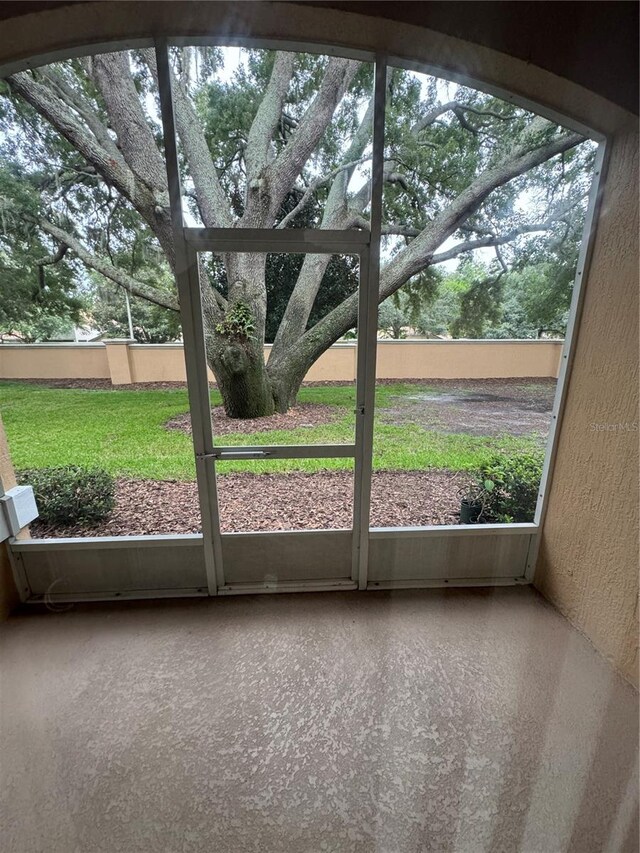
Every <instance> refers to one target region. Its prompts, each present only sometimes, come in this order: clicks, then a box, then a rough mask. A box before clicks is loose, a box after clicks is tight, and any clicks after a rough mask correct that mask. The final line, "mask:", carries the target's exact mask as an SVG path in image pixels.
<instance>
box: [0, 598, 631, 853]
mask: <svg viewBox="0 0 640 853" xmlns="http://www.w3.org/2000/svg"><path fill="white" fill-rule="evenodd" d="M0 652H1V660H2V682H1V689H2V718H1V730H0V748H1V752H0V755H1V756H2V758H1V761H2V776H3V805H2V808H3V813H2V815H1V819H2V823H1V827H2V828H1V829H0V846H1V848H2V850H3V851H4V853H13V851H20V853H30V851H42V853H45V851H46V853H57V851H60V853H98V851H127V853H133V852H134V851H154V853H156V852H157V851H159V852H160V853H173V851H176V853H177V851H181V853H187V851H208V853H209V851H211V853H243V851H260V853H320V851H339V853H351V851H353V853H374V851H375V853H418V851H420V853H422V851H437V853H453V852H454V851H456V853H485V851H486V853H489V852H490V853H502V852H503V851H504V853H564V851H576V853H591V851H593V853H596V851H597V853H619V851H624V853H626V851H629V853H632V851H633V853H636V851H637V849H638V824H637V796H638V794H637V749H638V738H637V729H638V697H637V694H636V693H635V692H634V691H633V690H632V688H631V687H629V685H627V684H626V683H625V682H623V681H622V680H620V679H619V678H618V677H617V676H616V675H615V674H614V673H613V671H612V670H611V669H610V668H609V666H608V665H607V664H606V663H605V662H604V661H603V660H602V659H601V658H600V657H599V656H598V654H597V653H596V652H595V651H594V650H593V648H592V647H591V646H590V645H589V643H588V642H587V641H586V640H585V639H584V638H583V637H582V636H581V635H580V634H579V633H578V632H576V631H575V630H574V629H572V628H571V627H570V625H569V624H568V623H567V622H566V621H565V620H564V619H563V618H562V617H560V616H559V615H558V614H557V613H556V612H555V611H554V610H553V609H552V608H551V607H549V606H548V605H546V604H545V603H544V602H543V601H542V600H541V599H540V598H539V597H538V596H537V595H536V593H534V592H533V591H531V590H529V589H524V588H511V589H498V590H495V591H493V592H490V591H486V592H483V591H473V590H471V591H456V590H450V591H449V590H445V591H442V592H440V591H434V590H431V591H424V592H420V591H403V592H399V593H360V594H358V593H347V594H332V593H325V594H315V595H280V596H275V595H274V596H255V597H251V598H246V597H239V598H226V599H220V600H208V601H206V600H190V601H178V602H166V601H165V602H154V603H142V604H141V603H136V604H125V603H121V604H119V605H117V606H116V605H93V606H88V605H83V606H76V607H74V608H72V609H70V610H68V611H67V612H62V613H42V612H34V611H29V612H27V613H22V614H19V615H17V616H15V617H13V618H11V619H10V620H9V621H8V622H7V623H6V624H5V625H4V626H2V629H1V630H0Z"/></svg>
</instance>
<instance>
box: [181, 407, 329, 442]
mask: <svg viewBox="0 0 640 853" xmlns="http://www.w3.org/2000/svg"><path fill="white" fill-rule="evenodd" d="M342 414H343V410H342V409H340V408H339V407H337V406H325V405H322V404H320V403H298V404H297V405H295V406H293V407H292V408H290V409H289V411H288V412H286V413H285V414H280V413H276V414H275V415H269V416H268V417H265V418H243V419H242V420H238V419H237V418H228V417H227V415H226V414H225V411H224V409H223V408H222V406H214V407H213V408H212V409H211V422H212V424H213V433H214V435H228V434H229V433H237V432H242V433H245V434H249V433H252V432H270V431H271V430H278V429H297V428H298V427H314V426H318V425H320V424H330V423H333V421H335V420H337V419H338V418H339V417H340V416H341V415H342ZM165 427H166V429H177V430H180V431H181V432H186V433H187V434H188V435H191V415H190V414H189V412H185V413H184V414H183V415H176V416H175V417H174V418H171V420H168V421H167V422H166V424H165Z"/></svg>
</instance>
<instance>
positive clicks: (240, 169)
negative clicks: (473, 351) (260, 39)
mask: <svg viewBox="0 0 640 853" xmlns="http://www.w3.org/2000/svg"><path fill="white" fill-rule="evenodd" d="M234 50H235V53H234ZM234 50H225V49H221V48H180V49H178V48H171V49H170V66H171V74H172V78H173V79H172V88H173V95H174V106H175V117H176V127H177V132H178V147H179V156H180V168H181V172H182V182H183V194H184V200H183V204H184V208H185V212H186V214H187V216H188V218H189V220H190V221H191V222H193V223H196V224H198V223H199V224H202V225H205V226H207V227H211V228H216V227H235V228H276V229H279V228H296V227H315V228H333V229H347V228H359V229H368V228H369V227H370V223H369V216H370V203H371V156H372V150H371V149H372V119H373V109H374V108H373V68H372V66H371V65H370V64H368V63H364V62H357V61H354V60H349V59H342V58H339V57H327V56H317V55H311V54H304V53H298V54H294V53H288V52H282V51H278V52H274V51H269V50H241V51H238V50H237V49H234ZM233 57H235V58H236V59H239V61H238V62H237V63H236V67H235V68H234V70H232V71H231V70H230V69H229V63H230V61H231V59H232V58H233ZM157 87H158V82H157V69H156V64H155V55H154V53H153V52H152V51H151V50H142V51H130V52H128V53H126V52H118V53H109V54H102V55H96V56H91V57H86V58H82V59H74V60H69V61H67V62H61V63H56V64H55V65H50V66H47V67H43V68H39V69H35V70H33V71H24V72H18V73H16V74H13V75H11V76H10V77H8V78H7V81H6V85H5V88H4V89H3V90H2V97H0V103H1V104H2V108H1V109H2V112H1V114H0V122H1V129H2V140H1V143H0V158H1V160H0V165H1V171H0V174H1V175H4V176H6V178H2V184H0V196H1V199H2V200H1V204H2V210H3V211H4V214H3V224H2V228H3V243H1V244H0V246H2V247H3V248H2V252H3V254H2V255H0V259H2V270H0V274H1V275H2V278H1V279H0V285H1V286H2V290H3V294H7V293H8V292H9V289H10V288H19V289H20V291H21V293H23V294H25V295H29V294H30V296H29V298H33V299H35V297H36V290H35V286H36V282H35V280H34V277H36V276H37V277H39V278H38V280H39V281H40V280H41V275H40V270H42V269H46V279H47V284H46V286H47V287H48V288H49V289H50V290H51V294H52V296H51V299H52V300H53V294H54V293H57V294H58V297H57V298H58V299H59V300H60V305H59V310H61V311H64V310H66V311H68V312H69V315H70V316H71V314H72V313H73V311H75V310H77V307H78V306H77V304H76V302H74V300H75V299H76V298H77V293H76V291H77V289H78V288H80V289H82V283H83V282H84V283H85V284H86V281H87V273H86V272H83V270H85V271H86V270H90V271H91V275H92V276H93V277H94V280H95V276H99V277H100V278H101V280H102V282H103V285H101V286H104V287H110V288H114V289H116V288H120V289H122V288H125V289H126V290H127V291H128V293H130V294H132V296H133V297H134V298H137V299H140V300H144V301H146V302H147V303H149V304H151V305H154V306H156V308H157V309H164V310H167V311H173V312H175V311H176V310H177V308H178V302H177V294H176V290H175V287H174V284H173V270H174V266H175V249H174V244H173V231H172V223H171V216H170V210H169V197H168V188H167V177H166V171H165V165H164V154H163V137H162V133H163V131H162V126H161V122H160V119H159V104H158V92H157ZM592 156H593V146H591V145H590V144H589V143H585V141H584V140H583V138H582V137H581V136H580V135H579V134H577V133H575V132H573V131H570V130H567V129H564V128H561V127H559V126H557V125H555V124H553V123H552V122H550V121H548V120H546V119H544V118H542V117H540V116H536V115H533V114H531V113H528V112H526V111H524V110H522V109H521V108H519V107H517V106H514V105H513V104H511V103H507V102H506V101H501V100H500V99H497V98H495V97H493V96H490V95H487V94H485V93H481V92H478V91H475V90H472V89H469V88H465V87H461V86H458V85H453V84H449V83H445V82H444V81H441V80H438V79H436V78H433V77H429V76H427V75H421V74H417V73H414V72H410V71H405V70H401V69H398V68H393V69H390V71H389V74H388V79H387V119H386V125H385V142H384V174H383V180H384V192H383V235H384V237H383V245H382V266H381V272H380V286H379V300H380V301H381V302H384V300H386V299H387V298H388V297H390V296H392V295H393V294H397V293H399V292H400V289H401V288H402V293H403V294H405V295H404V296H403V297H402V299H403V300H404V302H405V303H406V304H411V305H413V306H414V309H415V308H416V306H417V305H418V304H420V303H421V304H422V305H423V307H424V306H428V305H429V304H434V300H435V299H437V298H438V287H439V284H438V282H439V281H442V280H443V279H446V278H447V276H444V277H443V276H438V275H436V274H434V271H435V270H437V269H438V268H439V267H441V265H444V267H445V269H446V266H447V264H451V263H452V262H454V261H455V260H456V259H465V258H466V259H470V260H471V261H472V260H473V259H474V258H475V257H476V255H477V253H478V252H479V251H480V250H483V251H484V252H485V254H486V251H487V250H490V251H491V252H493V255H492V257H493V260H492V261H489V262H486V261H483V263H484V266H485V267H486V274H483V276H480V277H479V278H478V280H477V281H475V280H474V281H473V282H472V284H471V286H469V287H468V288H467V289H466V290H465V291H464V294H462V295H461V296H460V318H459V319H460V324H459V330H460V331H464V330H465V329H472V327H473V323H472V322H471V321H474V322H475V327H473V328H476V329H480V328H481V327H482V328H481V330H482V329H484V330H486V329H487V328H490V327H491V326H492V325H494V326H495V325H496V324H498V323H499V321H500V317H501V316H502V315H500V312H499V311H497V310H496V305H498V304H500V305H503V307H504V305H507V304H509V300H512V301H513V300H514V299H515V300H516V302H518V305H520V300H519V299H518V297H519V294H520V293H521V292H522V291H523V289H526V290H527V293H528V294H530V298H529V297H528V299H529V303H528V304H529V308H528V309H527V310H529V313H530V315H531V317H530V318H529V319H531V318H532V317H533V316H534V315H535V316H536V317H539V320H536V321H535V322H536V323H537V322H540V323H541V324H542V325H543V326H547V325H553V324H557V323H558V322H559V320H558V318H560V320H561V317H562V312H563V311H564V310H566V306H567V294H568V293H570V285H568V282H569V281H570V279H571V273H572V270H573V268H574V267H575V263H576V246H577V243H578V241H579V234H580V229H581V223H582V221H583V217H584V211H585V207H586V194H587V192H588V188H589V183H590V178H591V174H590V172H591V165H592ZM12 175H13V179H12V177H11V176H12ZM12 180H13V183H12ZM18 238H19V239H18ZM21 241H22V242H21ZM21 253H22V259H21ZM40 253H42V254H41V255H40ZM42 258H45V259H46V263H44V264H43V261H42ZM18 267H19V268H20V270H21V273H20V275H17V276H15V277H14V276H13V274H12V273H9V274H7V273H6V268H9V269H16V268H18ZM532 269H536V270H537V271H538V272H537V273H536V274H535V275H534V274H533V273H532V272H531V270H532ZM545 270H546V271H545ZM20 281H23V284H20ZM356 283H357V271H356V266H355V264H354V262H353V260H350V259H348V258H334V259H331V258H330V257H329V256H325V255H305V256H304V257H303V258H300V257H297V256H289V257H282V256H279V255H269V256H265V255H260V254H257V253H248V252H244V253H238V254H232V253H225V254H223V255H221V256H220V257H219V258H218V259H215V260H214V259H209V260H208V261H207V260H206V259H204V258H203V262H202V264H201V292H202V302H203V312H204V319H205V327H206V337H207V358H208V361H209V364H210V366H211V368H212V370H213V371H214V374H215V376H216V379H217V381H218V384H219V387H220V390H221V393H222V396H223V400H224V403H225V407H226V409H227V412H228V413H229V414H230V415H232V416H236V417H253V416H256V415H260V414H269V413H270V412H272V411H273V410H274V409H279V410H286V408H287V407H288V406H289V405H290V404H291V402H292V401H293V400H294V399H295V394H296V392H297V389H298V387H299V385H300V383H301V381H302V379H303V377H304V375H305V373H306V371H307V370H308V368H309V367H310V365H311V364H312V363H313V362H314V361H315V359H317V358H318V357H319V355H321V353H322V352H324V350H325V349H326V348H327V347H328V346H330V345H331V344H332V343H333V342H335V341H336V340H337V339H339V338H340V337H341V336H342V335H344V334H345V333H346V332H348V331H349V330H350V329H352V328H353V327H354V326H355V324H356V321H357V292H356V291H357V287H356ZM536 294H537V295H536ZM4 301H6V300H5V297H4V295H3V302H4ZM23 301H24V302H25V304H26V302H28V298H26V299H25V300H23ZM51 304H52V305H53V301H52V303H51ZM536 306H537V307H536ZM536 312H537V313H536ZM239 313H240V314H242V315H243V316H247V317H250V318H251V320H250V323H249V324H248V325H250V326H251V330H252V331H251V334H240V333H238V332H237V330H236V331H235V332H234V334H233V335H232V336H231V335H230V334H229V332H228V330H229V329H230V328H231V325H233V324H230V323H228V322H226V320H225V318H227V316H228V315H232V316H237V315H238V314H239ZM503 314H504V311H503ZM479 318H483V319H482V324H479ZM10 321H11V320H10V317H8V316H7V319H6V320H4V319H3V322H5V323H6V322H10ZM527 322H529V320H527ZM269 339H272V340H273V347H272V350H271V354H270V357H269V361H268V363H267V365H266V366H265V365H264V363H263V355H262V344H263V342H264V341H265V340H269Z"/></svg>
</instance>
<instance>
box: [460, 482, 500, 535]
mask: <svg viewBox="0 0 640 853" xmlns="http://www.w3.org/2000/svg"><path fill="white" fill-rule="evenodd" d="M494 488H495V484H494V482H493V480H485V479H483V478H478V479H477V480H475V481H474V482H473V483H470V484H469V485H468V486H466V487H465V488H462V489H460V490H459V491H458V495H459V496H460V523H461V524H481V523H482V522H483V521H488V518H487V512H488V506H489V503H490V500H491V497H492V494H493V490H494Z"/></svg>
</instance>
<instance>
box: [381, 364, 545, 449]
mask: <svg viewBox="0 0 640 853" xmlns="http://www.w3.org/2000/svg"><path fill="white" fill-rule="evenodd" d="M421 388H424V391H422V390H420V389H421ZM555 390H556V380H555V379H517V380H514V379H502V380H501V379H476V380H472V379H467V380H457V381H455V382H452V381H448V380H446V381H445V380H431V381H428V382H421V383H420V385H419V386H418V387H417V388H416V390H415V392H413V393H411V394H404V395H401V396H400V395H398V396H397V397H393V398H392V400H393V403H392V405H391V406H388V407H386V408H384V409H380V410H379V411H380V417H381V419H382V420H383V421H384V422H386V423H389V424H394V425H395V426H402V425H404V424H408V423H411V424H416V425H417V426H420V427H422V428H423V429H428V430H438V431H439V432H445V433H465V434H467V435H503V434H507V435H529V434H532V433H534V434H537V435H539V436H540V439H541V441H543V440H544V439H546V436H547V434H548V432H549V424H550V423H551V410H552V407H553V399H554V396H555Z"/></svg>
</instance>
